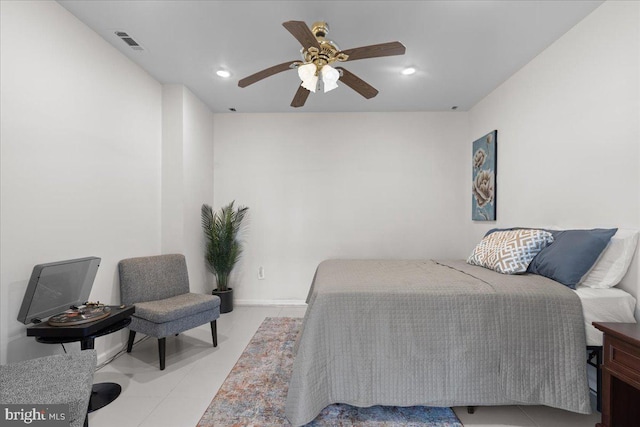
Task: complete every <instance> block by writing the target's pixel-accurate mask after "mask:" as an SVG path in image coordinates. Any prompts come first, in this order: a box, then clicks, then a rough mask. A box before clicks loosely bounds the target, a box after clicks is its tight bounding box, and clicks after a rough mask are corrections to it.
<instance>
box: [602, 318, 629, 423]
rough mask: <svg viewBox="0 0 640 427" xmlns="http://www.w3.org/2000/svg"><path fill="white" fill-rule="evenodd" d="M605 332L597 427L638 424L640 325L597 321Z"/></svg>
mask: <svg viewBox="0 0 640 427" xmlns="http://www.w3.org/2000/svg"><path fill="white" fill-rule="evenodd" d="M593 326H595V327H596V328H597V329H599V330H601V331H602V332H604V343H603V354H604V361H603V363H602V420H601V422H600V423H598V424H596V427H637V426H638V425H640V325H638V324H636V323H599V322H594V323H593Z"/></svg>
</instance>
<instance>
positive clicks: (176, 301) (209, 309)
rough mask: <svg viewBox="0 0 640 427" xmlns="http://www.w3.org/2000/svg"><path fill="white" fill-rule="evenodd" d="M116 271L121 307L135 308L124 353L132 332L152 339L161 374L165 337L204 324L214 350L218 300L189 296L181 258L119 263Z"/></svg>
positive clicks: (174, 256) (182, 257)
mask: <svg viewBox="0 0 640 427" xmlns="http://www.w3.org/2000/svg"><path fill="white" fill-rule="evenodd" d="M118 270H119V271H120V298H121V300H122V304H125V305H135V307H136V311H135V313H134V314H133V315H132V316H131V324H129V342H128V344H127V352H128V353H130V352H131V349H132V348H133V340H134V339H135V336H136V332H140V333H143V334H146V335H150V336H152V337H156V338H158V354H159V357H160V370H164V367H165V348H166V337H168V336H171V335H177V334H179V333H181V332H184V331H186V330H189V329H192V328H195V327H197V326H200V325H204V324H205V323H207V322H209V323H210V324H211V337H212V338H213V346H214V347H217V346H218V334H217V331H216V319H217V318H218V317H220V298H218V297H217V296H215V295H205V294H195V293H191V292H189V275H188V273H187V262H186V260H185V258H184V255H180V254H172V255H157V256H149V257H139V258H128V259H123V260H122V261H120V263H119V264H118Z"/></svg>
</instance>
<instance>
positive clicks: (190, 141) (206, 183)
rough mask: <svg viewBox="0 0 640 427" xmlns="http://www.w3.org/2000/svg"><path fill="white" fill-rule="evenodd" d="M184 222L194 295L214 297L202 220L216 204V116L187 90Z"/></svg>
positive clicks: (184, 101) (185, 106) (184, 249)
mask: <svg viewBox="0 0 640 427" xmlns="http://www.w3.org/2000/svg"><path fill="white" fill-rule="evenodd" d="M183 105H184V109H183V111H184V116H183V117H184V121H183V130H184V146H183V153H182V157H183V165H184V171H183V191H184V198H183V203H184V205H183V209H184V210H183V221H184V247H183V250H182V253H184V255H185V257H186V258H187V265H188V268H189V283H190V284H191V291H192V292H201V293H211V290H212V289H213V288H214V286H213V275H212V274H211V273H209V270H208V269H207V267H206V264H205V261H204V234H203V232H202V225H201V220H200V208H201V207H202V204H203V203H206V204H208V205H212V204H213V182H214V180H213V113H212V112H211V111H210V110H209V108H208V107H207V106H206V105H204V104H203V103H202V101H200V100H199V99H198V98H197V97H196V96H195V95H194V94H193V93H192V92H191V91H190V90H188V89H187V88H185V89H184V95H183Z"/></svg>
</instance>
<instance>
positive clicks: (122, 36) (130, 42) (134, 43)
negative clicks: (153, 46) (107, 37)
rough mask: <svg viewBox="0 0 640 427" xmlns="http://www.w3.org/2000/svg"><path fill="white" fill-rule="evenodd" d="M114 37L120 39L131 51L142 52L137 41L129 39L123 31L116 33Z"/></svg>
mask: <svg viewBox="0 0 640 427" xmlns="http://www.w3.org/2000/svg"><path fill="white" fill-rule="evenodd" d="M115 33H116V36H118V37H120V39H122V41H123V42H125V43H126V44H127V45H128V46H129V47H130V48H131V49H133V50H144V49H143V48H142V46H140V45H139V44H138V42H137V41H135V40H134V39H132V38H131V36H130V35H129V34H127V33H125V32H124V31H116V32H115Z"/></svg>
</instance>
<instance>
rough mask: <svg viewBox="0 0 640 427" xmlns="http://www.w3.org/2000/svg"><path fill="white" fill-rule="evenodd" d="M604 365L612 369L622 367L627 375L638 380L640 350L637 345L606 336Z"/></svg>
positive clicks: (639, 375)
mask: <svg viewBox="0 0 640 427" xmlns="http://www.w3.org/2000/svg"><path fill="white" fill-rule="evenodd" d="M605 366H608V367H609V368H610V369H613V370H618V369H623V370H624V371H625V374H626V375H627V376H629V377H630V378H631V379H633V380H634V381H637V382H640V352H639V351H638V348H637V347H634V346H632V345H629V344H628V343H626V342H623V341H620V340H618V339H616V338H614V337H607V339H606V340H605Z"/></svg>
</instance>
